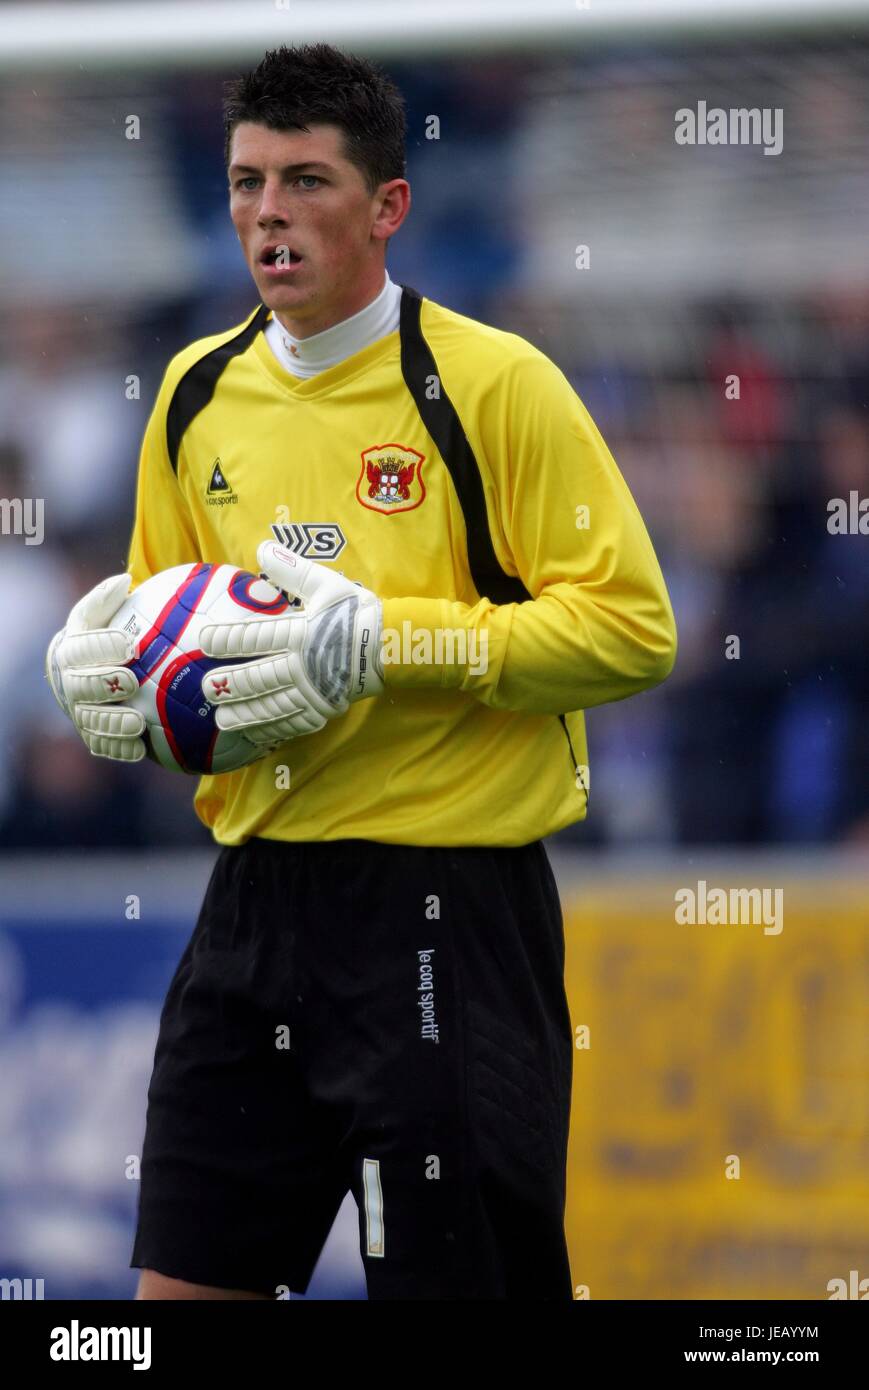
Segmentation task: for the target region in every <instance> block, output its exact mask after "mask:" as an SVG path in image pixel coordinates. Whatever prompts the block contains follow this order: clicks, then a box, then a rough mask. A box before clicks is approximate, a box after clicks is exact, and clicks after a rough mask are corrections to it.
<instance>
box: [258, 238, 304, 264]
mask: <svg viewBox="0 0 869 1390" xmlns="http://www.w3.org/2000/svg"><path fill="white" fill-rule="evenodd" d="M301 260H302V257H301V256H300V255H299V253H298V251H294V250H293V248H292V247H291V246H287V244H286V242H278V243H277V244H274V245H270V246H264V247H263V249H262V251H261V252H260V258H259V263H260V265H262V266H269V267H271V268H272V269H273V270H287V269H288V268H289V267H290V266H291V265H299V264H300V262H301Z"/></svg>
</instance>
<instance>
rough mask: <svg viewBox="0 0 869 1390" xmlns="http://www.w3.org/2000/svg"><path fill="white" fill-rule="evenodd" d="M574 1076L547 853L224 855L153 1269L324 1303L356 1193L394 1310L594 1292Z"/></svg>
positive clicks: (282, 849) (268, 850)
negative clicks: (567, 1206) (578, 1163)
mask: <svg viewBox="0 0 869 1390" xmlns="http://www.w3.org/2000/svg"><path fill="white" fill-rule="evenodd" d="M572 1065H573V1039H572V1031H571V1023H570V1014H569V1010H568V1006H567V998H566V995H565V988H564V931H563V924H562V917H561V907H560V904H559V900H558V892H557V889H556V885H555V880H554V877H553V874H552V870H551V868H550V865H549V860H548V858H547V855H546V851H545V849H544V847H543V844H542V843H541V842H540V841H535V842H533V843H532V844H529V845H523V846H522V847H521V848H460V849H452V848H426V847H422V846H408V845H386V844H380V843H376V842H373V841H368V840H339V841H325V842H316V843H312V842H305V843H295V844H291V843H285V842H278V841H271V840H261V839H251V840H249V841H248V842H247V843H246V844H244V845H242V846H240V847H233V848H224V849H222V850H221V852H220V854H219V856H218V859H217V862H216V864H215V867H214V870H213V873H212V876H211V880H210V882H209V885H208V889H207V891H206V894H205V899H204V902H203V905H202V910H201V912H200V915H199V919H198V921H197V924H196V927H195V929H194V931H193V935H192V937H191V939H190V941H189V943H188V945H187V947H186V949H185V951H184V955H183V956H182V958H181V961H180V964H179V965H178V969H177V970H176V972H175V975H174V978H173V980H172V983H171V985H170V987H169V992H168V994H167V997H166V1002H165V1004H164V1007H163V1012H162V1015H161V1020H160V1032H159V1037H158V1041H157V1048H156V1054H155V1059H154V1071H153V1076H152V1079H151V1084H150V1088H149V1092H148V1113H147V1125H146V1134H145V1143H144V1149H143V1154H142V1165H141V1187H140V1196H139V1216H138V1228H137V1232H136V1238H135V1245H134V1249H133V1257H132V1259H131V1261H130V1264H131V1265H132V1266H134V1267H140V1268H149V1269H154V1270H157V1271H158V1272H160V1273H162V1274H166V1275H169V1276H172V1277H174V1278H177V1279H185V1280H188V1281H190V1282H193V1283H200V1284H211V1285H216V1286H218V1287H220V1288H237V1289H247V1290H252V1291H256V1292H260V1293H270V1294H272V1295H273V1296H274V1295H276V1291H277V1290H278V1288H279V1287H280V1286H282V1285H283V1286H285V1287H286V1286H289V1288H290V1289H291V1290H292V1291H294V1292H297V1293H304V1291H305V1289H306V1287H307V1285H308V1281H309V1279H310V1277H311V1273H312V1271H313V1268H314V1265H315V1263H316V1261H317V1258H318V1256H319V1254H320V1250H321V1248H322V1246H323V1243H324V1241H325V1239H326V1236H327V1235H328V1233H329V1230H330V1227H331V1225H332V1222H333V1220H334V1218H335V1215H336V1213H337V1211H338V1208H339V1206H340V1205H341V1202H342V1200H343V1198H344V1196H345V1195H346V1193H347V1191H348V1190H352V1192H353V1194H354V1197H355V1199H356V1202H357V1205H358V1208H359V1232H360V1245H361V1253H362V1260H363V1264H364V1267H365V1273H366V1278H367V1285H368V1297H369V1298H370V1299H394V1298H408V1299H483V1298H485V1299H501V1298H524V1299H546V1300H566V1299H570V1298H571V1297H572V1288H571V1278H570V1268H569V1265H568V1259H567V1246H566V1241H565V1235H564V1201H565V1180H566V1167H567V1134H568V1124H569V1114H570V1088H571V1073H572Z"/></svg>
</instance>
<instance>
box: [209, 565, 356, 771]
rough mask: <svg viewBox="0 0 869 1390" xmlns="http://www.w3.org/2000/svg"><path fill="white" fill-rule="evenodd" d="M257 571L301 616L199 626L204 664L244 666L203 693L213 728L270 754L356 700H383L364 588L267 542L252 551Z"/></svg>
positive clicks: (216, 676)
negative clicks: (296, 603)
mask: <svg viewBox="0 0 869 1390" xmlns="http://www.w3.org/2000/svg"><path fill="white" fill-rule="evenodd" d="M257 564H258V565H259V568H260V570H261V571H262V575H263V578H265V579H267V580H269V582H270V583H271V584H273V585H274V586H275V588H276V589H282V590H283V591H284V592H285V593H286V594H287V595H288V596H290V597H292V596H297V597H298V598H300V599H301V600H302V602H303V603H304V607H303V608H299V609H297V610H295V611H293V612H290V613H285V614H282V615H281V616H280V617H277V618H260V617H256V616H254V615H251V617H250V618H249V619H246V620H244V621H242V622H234V623H219V624H217V625H215V626H207V627H203V628H202V630H201V632H200V634H199V642H200V646H201V648H202V650H203V652H204V653H205V655H206V656H210V657H215V658H216V659H217V660H218V661H220V660H223V659H224V658H225V659H226V660H227V661H230V662H231V661H234V660H236V661H240V660H241V659H242V658H245V660H244V663H243V664H242V665H237V666H236V665H227V666H219V667H216V668H215V669H214V670H212V671H209V673H208V675H207V676H206V677H205V678H204V679H203V682H202V693H203V695H204V696H205V698H206V699H207V700H209V701H210V702H211V703H212V704H213V705H216V707H217V713H216V715H215V721H216V723H217V727H218V728H219V729H237V730H239V731H241V732H242V733H244V734H245V735H246V736H247V738H248V739H250V740H251V742H254V743H257V744H260V745H265V746H266V747H267V748H273V747H276V746H277V745H278V744H279V743H283V742H284V741H285V740H286V739H290V738H297V737H299V736H300V735H304V734H313V733H316V732H317V730H318V729H322V727H323V725H324V724H326V723H327V722H328V720H330V719H334V718H335V717H336V716H337V715H340V714H344V713H346V711H347V709H348V708H349V706H350V705H351V704H353V703H355V701H357V700H367V699H368V698H369V697H370V696H372V695H380V694H381V693H382V691H383V668H382V666H381V664H380V634H381V629H382V623H383V614H382V607H381V602H380V599H379V598H377V596H376V595H375V594H373V593H372V592H371V590H370V589H365V588H363V587H362V586H361V585H358V584H354V583H352V581H351V580H349V579H345V578H344V577H343V576H342V575H340V574H335V573H334V571H333V570H330V569H327V568H326V566H325V565H322V564H318V563H317V562H316V561H314V560H304V559H301V558H300V557H299V556H298V555H293V554H292V552H291V551H289V550H285V549H284V547H283V546H281V545H278V544H276V542H274V541H263V543H262V545H260V547H259V549H258V550H257ZM251 657H253V658H257V659H255V660H250V658H251Z"/></svg>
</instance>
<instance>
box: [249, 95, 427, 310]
mask: <svg viewBox="0 0 869 1390" xmlns="http://www.w3.org/2000/svg"><path fill="white" fill-rule="evenodd" d="M342 136H343V132H342V131H341V130H340V129H339V127H337V126H333V125H315V126H312V127H311V129H310V130H309V131H304V130H289V131H280V130H270V129H269V128H268V127H267V126H262V125H256V124H254V123H253V122H247V121H245V122H242V123H241V124H240V125H238V126H236V128H235V130H234V132H233V137H232V145H231V150H230V165H229V189H230V197H229V206H230V212H231V214H232V221H233V224H234V226H235V229H236V232H237V233H238V236H239V240H240V241H241V245H242V248H243V250H244V254H245V259H246V261H247V264H248V268H249V269H250V273H251V275H252V276H253V278H254V281H255V282H256V286H257V289H258V291H259V294H260V298H261V299H262V301H263V303H264V304H266V305H267V306H268V307H269V308H270V309H273V310H274V312H275V314H276V316H277V317H278V318H279V319H280V320H281V322H282V323H283V324H284V325H285V327H286V328H288V329H289V331H290V332H291V333H293V334H294V335H295V336H296V337H308V336H310V335H311V334H312V333H319V332H321V331H322V329H324V328H329V327H331V326H332V324H334V323H338V322H339V321H340V320H341V319H343V318H347V317H349V316H350V315H351V314H354V313H356V312H358V310H359V309H360V308H362V307H363V306H364V305H365V304H367V303H368V302H370V300H371V299H372V298H373V297H374V295H376V294H377V293H378V292H379V291H380V289H381V288H382V285H383V266H384V246H385V242H386V240H387V238H388V237H389V236H391V235H392V233H393V232H394V231H396V230H397V228H398V226H399V225H400V223H401V222H402V221H403V220H404V217H405V215H406V213H407V209H408V207H409V202H410V190H409V187H408V185H407V183H406V181H405V180H404V179H393V180H392V181H391V182H389V183H384V184H381V185H380V187H379V188H378V189H377V191H376V192H375V193H373V194H372V193H369V191H368V189H367V187H366V184H365V180H364V178H363V176H362V173H361V172H360V170H359V169H358V168H357V167H356V165H355V164H351V163H350V161H349V160H348V159H346V158H345V157H344V155H343V153H342ZM405 190H406V192H405Z"/></svg>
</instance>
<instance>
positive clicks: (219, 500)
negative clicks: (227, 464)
mask: <svg viewBox="0 0 869 1390" xmlns="http://www.w3.org/2000/svg"><path fill="white" fill-rule="evenodd" d="M205 500H206V502H207V503H208V505H209V507H225V506H226V505H227V504H228V503H230V502H237V501H238V495H237V493H236V492H235V491H234V490H233V488H232V487H231V486H230V483H229V479H228V478H227V476H226V474H225V473H224V471H223V464H222V463H221V462H220V459H219V458H216V459H215V460H214V463H213V465H212V468H211V477H210V478H209V480H208V487H207V488H206V489H205Z"/></svg>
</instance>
